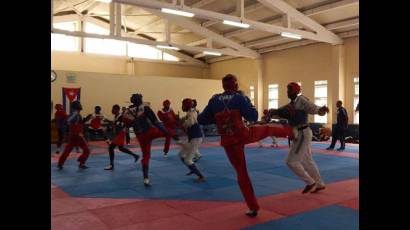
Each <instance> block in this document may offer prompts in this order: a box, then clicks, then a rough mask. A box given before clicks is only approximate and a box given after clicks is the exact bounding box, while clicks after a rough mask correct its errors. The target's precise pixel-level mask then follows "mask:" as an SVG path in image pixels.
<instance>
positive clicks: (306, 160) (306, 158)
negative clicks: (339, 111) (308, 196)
mask: <svg viewBox="0 0 410 230" xmlns="http://www.w3.org/2000/svg"><path fill="white" fill-rule="evenodd" d="M293 106H294V109H295V110H301V111H304V112H305V113H306V119H305V120H304V122H300V121H299V122H297V123H301V124H295V125H292V124H291V125H292V126H293V132H294V134H295V139H294V140H293V141H292V143H291V145H290V150H289V154H288V157H287V159H286V163H287V165H288V166H289V168H290V169H291V170H292V171H293V172H294V173H295V174H296V175H297V176H298V177H300V178H301V179H302V180H303V181H304V182H305V183H306V184H307V185H311V184H313V183H315V182H316V183H317V185H318V186H320V187H321V186H324V183H323V181H322V179H321V177H320V173H319V169H318V167H317V165H316V163H315V162H314V160H313V158H312V149H311V142H312V130H311V129H310V127H309V126H308V127H307V128H304V129H302V127H306V126H307V125H308V124H307V114H312V115H313V114H317V113H318V111H319V108H320V107H319V106H317V105H315V104H313V103H311V102H310V101H309V99H308V98H306V97H305V96H302V95H300V96H298V97H297V98H296V99H295V101H294V104H293ZM303 123H304V124H303ZM299 129H302V130H299Z"/></svg>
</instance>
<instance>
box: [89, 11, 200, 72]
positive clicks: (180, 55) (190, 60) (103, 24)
mask: <svg viewBox="0 0 410 230" xmlns="http://www.w3.org/2000/svg"><path fill="white" fill-rule="evenodd" d="M85 21H87V22H90V23H93V24H96V25H98V26H100V27H103V28H105V29H109V27H110V25H109V24H108V23H107V22H105V21H101V20H98V19H96V18H93V17H86V18H85ZM122 35H123V36H131V38H132V37H134V36H136V35H131V34H129V33H125V32H124V33H122ZM155 48H156V49H160V48H158V47H155ZM160 50H162V51H163V52H164V53H167V54H170V55H172V56H175V57H177V58H179V59H182V60H184V61H186V62H188V63H192V64H194V65H197V66H201V67H207V64H206V63H205V62H203V61H200V60H198V59H195V58H193V57H191V56H189V55H186V54H183V53H181V52H178V51H175V50H169V49H160Z"/></svg>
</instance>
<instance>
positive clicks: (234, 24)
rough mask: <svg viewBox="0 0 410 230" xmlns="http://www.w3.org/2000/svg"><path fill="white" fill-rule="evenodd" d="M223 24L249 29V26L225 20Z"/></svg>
mask: <svg viewBox="0 0 410 230" xmlns="http://www.w3.org/2000/svg"><path fill="white" fill-rule="evenodd" d="M223 23H224V24H225V25H230V26H237V27H241V28H249V26H250V25H249V24H246V23H241V22H234V21H229V20H224V21H223Z"/></svg>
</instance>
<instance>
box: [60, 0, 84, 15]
mask: <svg viewBox="0 0 410 230" xmlns="http://www.w3.org/2000/svg"><path fill="white" fill-rule="evenodd" d="M63 1H64V2H65V3H66V4H67V5H68V7H69V8H70V9H72V10H73V11H74V12H75V13H76V14H78V15H81V12H80V11H79V10H77V8H75V6H74V5H73V4H72V3H71V2H69V1H67V0H63Z"/></svg>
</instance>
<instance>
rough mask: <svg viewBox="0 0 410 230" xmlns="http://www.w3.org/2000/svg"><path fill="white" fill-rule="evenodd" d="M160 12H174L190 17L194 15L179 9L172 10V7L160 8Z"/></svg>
mask: <svg viewBox="0 0 410 230" xmlns="http://www.w3.org/2000/svg"><path fill="white" fill-rule="evenodd" d="M161 12H163V13H167V14H175V15H179V16H184V17H190V18H192V17H193V16H194V15H195V14H193V13H189V12H185V11H180V10H173V9H168V8H162V9H161Z"/></svg>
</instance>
